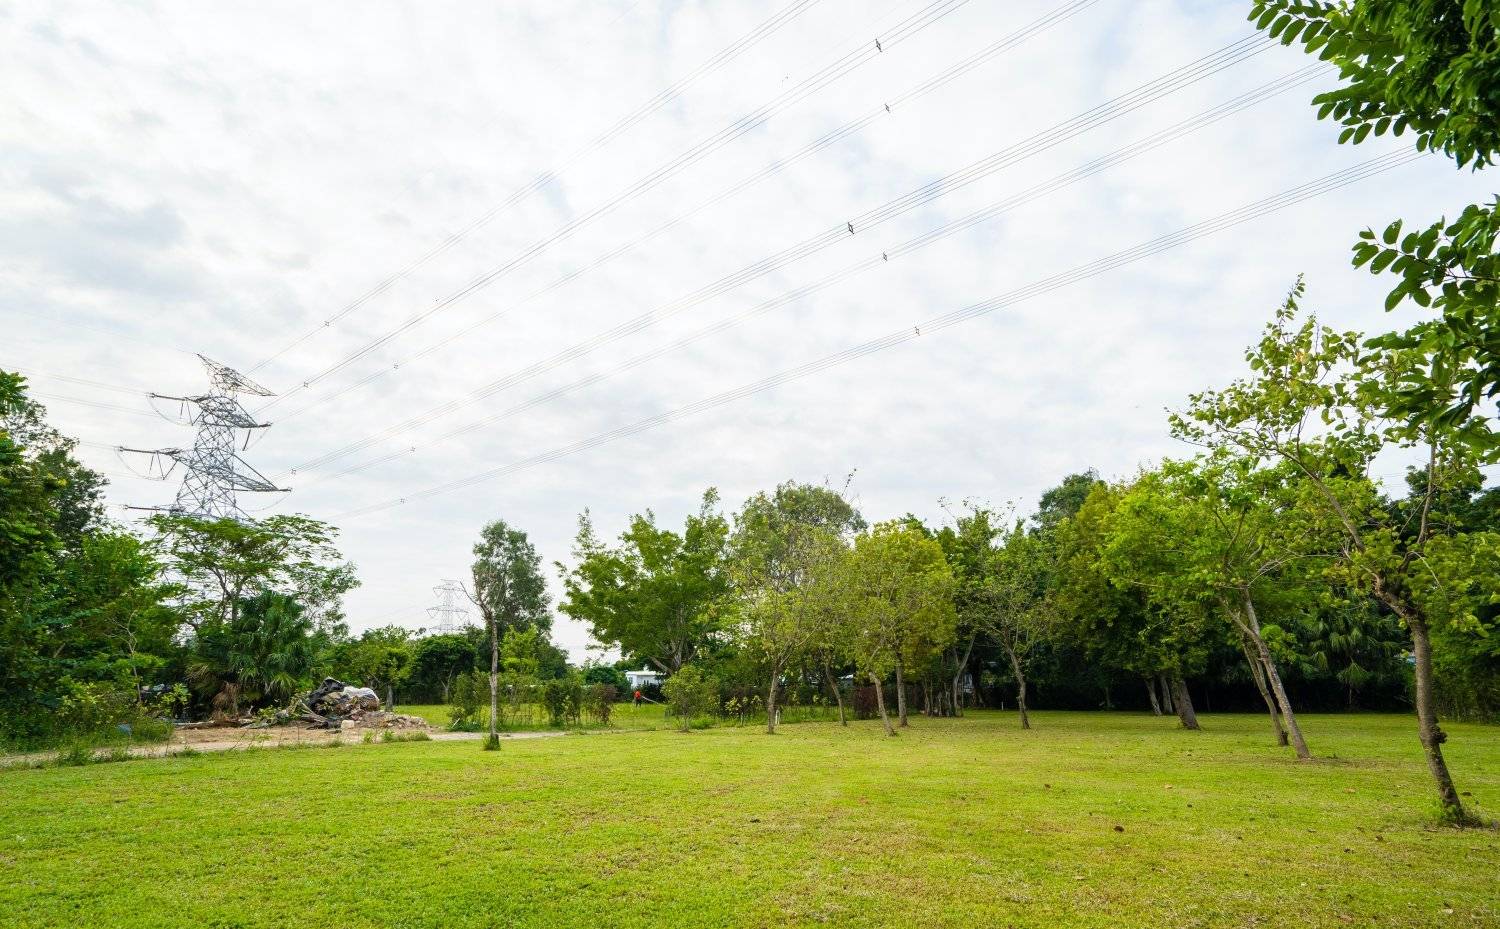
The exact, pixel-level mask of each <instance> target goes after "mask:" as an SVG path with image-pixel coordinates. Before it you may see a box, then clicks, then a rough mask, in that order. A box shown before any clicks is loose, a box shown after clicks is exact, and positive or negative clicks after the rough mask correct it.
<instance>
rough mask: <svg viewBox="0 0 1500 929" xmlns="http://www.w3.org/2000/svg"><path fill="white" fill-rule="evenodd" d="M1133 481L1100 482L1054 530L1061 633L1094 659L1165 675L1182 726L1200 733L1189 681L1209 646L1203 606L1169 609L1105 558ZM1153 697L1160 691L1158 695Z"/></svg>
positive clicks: (1148, 676) (1053, 591)
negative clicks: (1123, 579)
mask: <svg viewBox="0 0 1500 929" xmlns="http://www.w3.org/2000/svg"><path fill="white" fill-rule="evenodd" d="M1129 489H1130V485H1128V484H1118V485H1115V484H1105V483H1103V482H1099V483H1096V484H1095V485H1094V486H1093V487H1092V488H1091V489H1090V490H1089V492H1088V496H1087V497H1086V498H1085V500H1084V502H1083V505H1082V506H1081V507H1079V508H1078V511H1077V512H1076V513H1074V514H1073V515H1072V516H1069V517H1068V518H1066V519H1064V520H1061V521H1060V522H1058V524H1057V525H1056V527H1055V529H1054V531H1053V532H1052V533H1051V538H1052V543H1053V544H1054V545H1055V546H1056V550H1055V553H1054V556H1053V557H1054V572H1055V573H1054V576H1053V582H1052V583H1051V585H1050V596H1051V599H1052V601H1053V608H1054V609H1053V616H1054V621H1055V623H1056V627H1055V628H1056V630H1057V631H1058V632H1062V633H1065V634H1067V635H1068V636H1069V637H1071V638H1072V639H1074V640H1075V641H1076V642H1077V643H1078V645H1079V646H1081V647H1082V648H1083V650H1084V652H1085V653H1086V654H1087V655H1088V656H1089V657H1090V658H1091V659H1092V660H1093V661H1094V662H1097V663H1099V664H1102V665H1104V666H1106V667H1112V668H1118V669H1120V670H1122V671H1128V672H1130V673H1132V674H1137V675H1140V676H1141V677H1142V678H1143V679H1144V680H1146V681H1147V685H1148V687H1149V686H1150V682H1151V680H1152V678H1159V679H1160V681H1161V685H1162V693H1163V695H1164V696H1165V697H1166V699H1167V701H1168V702H1169V704H1170V706H1169V707H1168V712H1172V713H1176V714H1177V720H1178V722H1179V723H1180V724H1181V726H1182V728H1184V729H1190V730H1196V729H1198V728H1200V726H1199V724H1198V714H1197V712H1196V711H1195V710H1194V708H1193V701H1192V695H1191V694H1190V692H1189V690H1188V685H1187V679H1188V678H1189V677H1190V676H1191V675H1192V674H1194V673H1196V672H1197V671H1199V670H1201V668H1202V665H1203V663H1204V661H1205V658H1206V654H1207V648H1206V645H1205V641H1204V639H1205V636H1204V632H1203V625H1204V619H1205V617H1204V615H1203V612H1202V611H1201V610H1197V609H1194V610H1188V611H1181V610H1179V611H1178V612H1176V613H1175V614H1171V615H1166V614H1163V612H1162V611H1161V609H1160V607H1159V606H1157V605H1154V604H1152V603H1150V602H1149V601H1148V598H1147V597H1146V595H1145V592H1144V591H1143V590H1142V589H1140V588H1139V587H1136V586H1133V585H1126V584H1121V583H1119V582H1118V581H1117V580H1115V578H1114V577H1113V576H1112V574H1113V572H1111V571H1110V570H1109V566H1108V564H1107V563H1106V561H1105V549H1106V547H1107V546H1108V544H1109V540H1110V538H1111V537H1112V535H1113V533H1114V523H1115V521H1116V519H1118V511H1119V508H1120V503H1121V501H1122V500H1123V499H1124V497H1125V495H1126V494H1127V493H1128V492H1129ZM1153 696H1154V695H1153Z"/></svg>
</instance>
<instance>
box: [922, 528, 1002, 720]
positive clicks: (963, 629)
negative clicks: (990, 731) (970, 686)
mask: <svg viewBox="0 0 1500 929" xmlns="http://www.w3.org/2000/svg"><path fill="white" fill-rule="evenodd" d="M964 508H965V510H966V512H964V513H963V514H962V515H959V516H958V517H957V518H956V519H955V520H954V525H952V526H944V527H943V528H941V529H939V530H938V531H937V533H936V536H935V537H936V538H937V541H938V544H939V545H941V546H942V547H943V555H944V557H945V558H946V559H947V561H948V567H949V569H950V570H951V571H952V572H953V608H954V612H955V615H956V617H957V624H956V626H955V647H954V650H953V681H952V693H951V695H950V697H951V699H952V701H953V711H954V713H955V714H956V715H961V714H960V707H961V706H962V702H963V701H962V700H961V699H960V696H961V688H962V686H963V678H964V674H965V673H966V672H967V671H968V667H969V659H970V658H971V657H973V654H974V645H975V644H976V643H977V642H978V641H979V638H980V636H981V635H983V634H984V632H985V629H986V620H987V613H988V607H987V606H986V605H985V602H984V599H983V597H982V596H981V594H982V587H983V584H984V579H985V574H986V572H987V570H988V567H989V564H990V556H991V555H992V553H993V552H994V546H995V539H996V538H997V537H998V536H999V535H1000V533H1001V531H1002V526H1001V520H1000V518H999V515H998V514H997V513H996V512H995V511H993V510H991V509H990V508H989V507H986V506H982V505H980V504H978V503H974V502H972V501H965V502H964Z"/></svg>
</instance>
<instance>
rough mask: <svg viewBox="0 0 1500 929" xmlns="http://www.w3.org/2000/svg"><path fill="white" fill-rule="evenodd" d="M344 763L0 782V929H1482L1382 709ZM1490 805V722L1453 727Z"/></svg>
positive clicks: (1414, 762)
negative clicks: (1286, 743)
mask: <svg viewBox="0 0 1500 929" xmlns="http://www.w3.org/2000/svg"><path fill="white" fill-rule="evenodd" d="M1036 724H1037V728H1036V729H1035V730H1033V731H1031V732H1022V731H1020V730H1019V729H1017V728H1016V727H1015V723H1014V719H1013V717H1011V716H1009V715H1003V716H1002V715H999V714H980V715H977V716H970V717H969V718H966V719H962V720H927V719H917V720H914V722H913V728H912V729H911V730H910V731H907V732H904V733H902V735H901V737H900V738H897V739H886V738H884V737H883V736H882V735H881V734H880V732H879V725H878V723H868V722H862V723H857V724H854V725H852V726H851V727H849V728H848V729H841V728H839V727H838V726H837V725H836V724H824V723H809V724H802V725H796V726H787V727H785V728H784V729H783V730H782V733H781V734H779V735H777V736H775V737H768V736H766V735H764V734H763V733H762V732H759V731H757V730H755V729H750V728H724V729H712V730H706V731H695V732H692V733H688V734H682V733H677V732H673V731H670V730H666V729H659V730H656V731H649V732H623V733H614V734H582V735H569V736H564V737H560V738H554V739H535V740H529V741H510V742H506V743H504V747H503V748H502V750H501V751H499V752H483V751H481V750H480V748H479V745H478V744H477V743H475V742H446V743H445V742H418V743H402V744H378V743H377V744H374V745H361V744H350V745H345V746H343V747H340V748H332V749H328V748H316V749H304V750H285V749H282V750H265V751H251V752H236V753H228V754H220V755H210V754H203V755H198V756H193V757H184V758H168V759H159V760H137V761H130V762H125V763H120V764H107V765H97V766H90V767H82V768H48V769H42V770H16V771H10V772H5V773H0V926H6V927H10V926H27V927H33V926H35V927H41V926H59V927H63V926H66V927H80V926H108V927H166V926H183V927H189V926H191V927H241V926H243V927H249V926H265V927H301V926H318V927H339V929H358V927H480V926H486V927H489V926H493V927H511V926H526V927H571V926H610V927H615V926H620V927H626V926H628V927H632V929H637V927H649V926H662V927H666V926H672V927H698V926H799V925H819V924H826V925H835V926H840V927H844V926H855V927H860V926H867V927H887V926H934V927H936V926H961V927H965V929H969V927H976V929H977V927H990V926H1036V927H1059V926H1100V927H1103V926H1111V927H1118V926H1151V927H1157V926H1164V927H1186V926H1235V927H1239V926H1288V927H1290V926H1299V927H1300V926H1310V925H1311V926H1346V925H1357V926H1496V925H1500V877H1497V876H1500V832H1497V831H1495V830H1492V829H1479V830H1468V831H1463V832H1460V831H1457V830H1453V829H1448V828H1441V827H1438V826H1436V825H1435V824H1434V819H1433V815H1434V812H1435V809H1434V805H1433V804H1432V803H1431V802H1430V800H1429V795H1430V793H1431V791H1430V790H1429V787H1428V780H1427V774H1426V770H1425V768H1424V766H1423V764H1422V760H1421V755H1420V752H1419V750H1418V747H1417V743H1416V739H1415V735H1414V729H1415V726H1414V723H1413V721H1412V720H1410V719H1409V718H1404V717H1393V716H1321V717H1319V716H1311V717H1308V718H1307V719H1306V720H1305V727H1306V729H1307V732H1308V737H1309V739H1310V740H1311V742H1312V746H1313V749H1314V751H1315V752H1316V753H1318V755H1319V756H1320V760H1318V761H1317V762H1315V763H1313V764H1304V765H1299V764H1297V763H1296V762H1294V761H1292V760H1291V757H1290V755H1289V754H1288V753H1287V752H1285V751H1284V750H1278V749H1276V748H1274V747H1272V746H1270V745H1268V744H1267V742H1268V738H1267V733H1266V729H1267V726H1266V724H1265V722H1264V720H1263V719H1262V718H1260V717H1254V716H1205V717H1204V725H1205V727H1206V731H1204V732H1201V733H1188V732H1181V731H1178V730H1176V729H1174V728H1173V721H1172V720H1170V719H1155V718H1151V717H1146V716H1134V715H1125V714H1109V715H1106V714H1084V713H1038V714H1036ZM1450 728H1451V733H1452V739H1451V741H1450V754H1449V758H1450V761H1451V763H1452V765H1453V768H1454V771H1455V774H1456V776H1457V777H1458V779H1459V781H1460V787H1461V789H1463V790H1467V791H1470V792H1471V794H1472V795H1471V796H1469V797H1467V798H1466V800H1467V801H1468V802H1469V803H1470V804H1471V806H1475V807H1478V808H1479V809H1480V810H1481V811H1483V812H1485V813H1486V814H1488V815H1490V816H1494V815H1495V814H1496V813H1497V812H1500V729H1496V728H1492V727H1482V726H1464V725H1454V726H1452V727H1450Z"/></svg>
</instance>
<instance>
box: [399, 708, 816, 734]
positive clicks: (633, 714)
mask: <svg viewBox="0 0 1500 929" xmlns="http://www.w3.org/2000/svg"><path fill="white" fill-rule="evenodd" d="M396 712H398V713H406V714H407V715H409V716H420V717H422V718H423V719H425V720H427V721H428V722H429V723H431V724H432V725H433V726H434V727H436V728H438V729H446V728H448V723H449V722H450V721H451V720H452V716H451V715H450V713H449V709H448V707H447V706H445V705H443V704H441V703H420V704H411V705H404V706H397V707H396ZM529 717H530V722H529V723H518V722H517V721H516V720H515V719H514V718H508V719H507V720H506V726H505V727H504V728H505V731H507V732H543V731H546V730H548V729H551V728H552V726H551V725H550V724H549V722H548V716H547V713H546V711H545V710H543V709H542V708H541V707H532V708H531V712H530V714H529ZM808 717H813V718H816V719H822V720H831V719H837V718H838V710H836V709H834V708H833V707H805V706H793V707H787V708H785V710H784V712H783V714H782V718H783V720H784V721H786V722H790V723H800V722H803V721H805V720H806V719H807V718H808ZM479 719H480V728H483V727H484V726H485V725H486V724H488V723H489V719H490V711H489V708H488V707H486V708H485V709H483V710H481V711H480V712H479ZM735 724H736V723H735V721H733V720H731V721H729V722H725V721H723V720H720V721H718V725H721V726H723V725H735ZM765 724H766V715H765V713H761V714H759V716H757V717H754V718H753V719H747V721H746V725H760V726H764V725H765ZM675 725H676V722H675V720H673V719H671V718H670V717H668V716H667V708H666V707H664V706H662V705H660V704H655V703H641V704H640V705H636V704H632V703H616V704H615V705H614V710H613V712H612V715H611V716H610V721H609V727H608V728H611V729H661V728H671V727H673V726H675ZM583 728H585V729H603V728H606V727H604V726H601V725H600V724H599V723H598V721H597V720H595V719H594V718H593V717H591V716H585V717H584V722H583Z"/></svg>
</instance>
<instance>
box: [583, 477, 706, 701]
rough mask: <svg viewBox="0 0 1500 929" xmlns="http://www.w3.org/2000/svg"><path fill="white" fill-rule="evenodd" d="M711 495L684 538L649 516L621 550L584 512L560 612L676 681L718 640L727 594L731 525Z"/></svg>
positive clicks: (636, 523) (640, 518)
mask: <svg viewBox="0 0 1500 929" xmlns="http://www.w3.org/2000/svg"><path fill="white" fill-rule="evenodd" d="M718 501H719V497H718V494H717V492H715V491H714V490H712V489H710V490H708V491H706V492H705V493H704V495H703V501H702V503H701V505H700V506H699V508H698V512H697V513H696V514H695V515H692V516H689V517H688V518H687V521H686V523H685V524H684V526H683V531H682V533H681V534H678V533H675V532H672V531H671V530H669V529H662V528H660V527H658V526H657V525H656V517H655V516H654V515H653V514H652V513H651V512H650V511H647V512H646V513H645V514H644V515H636V516H633V517H631V520H630V526H629V528H628V529H627V530H626V531H625V532H624V533H623V534H621V536H620V544H619V545H618V546H615V547H613V548H611V547H609V546H606V545H605V544H604V543H603V542H601V541H600V540H599V538H598V536H597V535H595V533H594V526H593V521H592V519H591V518H590V517H589V514H588V513H587V512H585V513H584V514H583V515H582V516H580V517H579V520H578V536H577V539H576V541H575V543H574V548H573V557H574V562H575V564H574V567H573V568H572V570H567V569H566V568H565V567H564V566H563V565H561V564H559V565H558V569H559V570H560V571H563V572H564V580H563V586H564V590H565V592H566V593H565V597H564V599H563V601H562V603H561V604H559V609H561V610H562V611H563V612H564V613H566V614H568V615H569V616H571V617H573V618H574V619H577V620H580V621H581V622H585V623H587V624H588V626H589V632H590V634H591V635H592V636H593V637H594V639H595V640H597V641H599V642H603V643H606V644H609V645H615V646H618V647H619V648H620V650H621V651H622V652H624V653H625V654H626V655H627V656H633V657H636V658H640V659H644V660H646V661H650V662H651V663H652V664H654V665H656V666H657V667H658V668H660V669H661V670H662V671H664V672H666V673H668V674H673V673H676V671H677V670H678V669H679V668H681V667H682V666H683V665H685V664H686V663H688V662H689V661H692V660H693V659H695V658H697V657H699V656H700V655H702V654H703V653H704V652H705V651H706V650H707V649H709V648H710V647H711V645H712V644H713V643H714V642H716V641H717V640H718V639H719V637H720V633H721V629H720V617H719V615H718V607H719V606H720V605H721V604H722V603H723V598H724V596H725V594H726V593H727V592H728V590H729V578H728V575H727V573H726V571H725V565H724V562H725V555H726V545H727V541H728V537H729V524H728V522H727V521H726V520H725V519H724V517H723V516H722V515H721V514H719V512H718V511H717V508H718Z"/></svg>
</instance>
